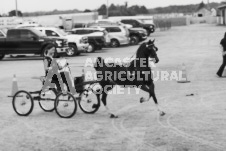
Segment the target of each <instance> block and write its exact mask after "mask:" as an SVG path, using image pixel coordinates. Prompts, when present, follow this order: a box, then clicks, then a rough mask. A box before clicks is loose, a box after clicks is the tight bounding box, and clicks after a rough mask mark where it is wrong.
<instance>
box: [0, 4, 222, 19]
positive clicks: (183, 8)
mask: <svg viewBox="0 0 226 151" xmlns="http://www.w3.org/2000/svg"><path fill="white" fill-rule="evenodd" d="M223 4H226V1H223V2H221V3H215V2H213V3H210V4H209V8H217V7H218V6H220V5H223ZM199 7H200V4H191V5H172V6H167V7H157V8H153V9H147V8H146V7H145V6H139V5H133V6H130V7H128V4H127V2H125V4H124V5H114V4H111V5H110V6H109V7H108V15H109V16H133V15H139V14H165V13H184V14H189V13H194V12H195V11H197V9H198V8H199ZM94 11H97V12H98V13H99V15H106V14H107V6H106V5H105V4H103V5H101V6H100V7H99V8H98V9H97V10H90V9H85V10H84V11H80V10H77V9H73V10H63V11H62V10H57V9H55V10H53V11H47V12H44V11H36V12H24V13H22V12H21V11H20V10H18V16H42V15H56V14H71V13H81V12H94ZM2 16H10V17H11V16H16V11H15V10H12V11H10V12H9V13H8V15H2ZM2 16H1V14H0V17H2Z"/></svg>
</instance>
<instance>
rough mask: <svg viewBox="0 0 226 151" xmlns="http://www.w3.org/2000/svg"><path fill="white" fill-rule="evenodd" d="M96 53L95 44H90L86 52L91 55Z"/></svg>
mask: <svg viewBox="0 0 226 151" xmlns="http://www.w3.org/2000/svg"><path fill="white" fill-rule="evenodd" d="M94 51H95V47H94V44H89V47H88V49H87V51H86V52H88V53H91V52H94Z"/></svg>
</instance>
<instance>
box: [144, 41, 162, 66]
mask: <svg viewBox="0 0 226 151" xmlns="http://www.w3.org/2000/svg"><path fill="white" fill-rule="evenodd" d="M154 42H155V40H153V41H152V40H149V41H148V42H146V43H144V44H145V46H146V49H145V50H144V51H145V52H144V53H145V55H146V57H150V58H155V63H158V62H159V58H158V56H157V53H156V51H158V48H157V47H156V46H155V44H154Z"/></svg>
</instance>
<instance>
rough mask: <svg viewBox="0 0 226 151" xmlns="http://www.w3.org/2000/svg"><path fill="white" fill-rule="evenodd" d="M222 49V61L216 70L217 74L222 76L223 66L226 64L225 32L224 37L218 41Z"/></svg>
mask: <svg viewBox="0 0 226 151" xmlns="http://www.w3.org/2000/svg"><path fill="white" fill-rule="evenodd" d="M220 44H221V46H222V47H223V48H222V49H223V50H222V56H223V63H222V65H221V66H220V68H219V70H218V71H217V76H219V77H222V74H223V72H224V68H225V66H226V32H225V34H224V38H223V39H222V40H221V42H220Z"/></svg>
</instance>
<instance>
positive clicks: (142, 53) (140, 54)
mask: <svg viewBox="0 0 226 151" xmlns="http://www.w3.org/2000/svg"><path fill="white" fill-rule="evenodd" d="M145 49H146V43H142V44H141V45H140V47H139V48H138V49H137V52H136V58H146V57H145Z"/></svg>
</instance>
